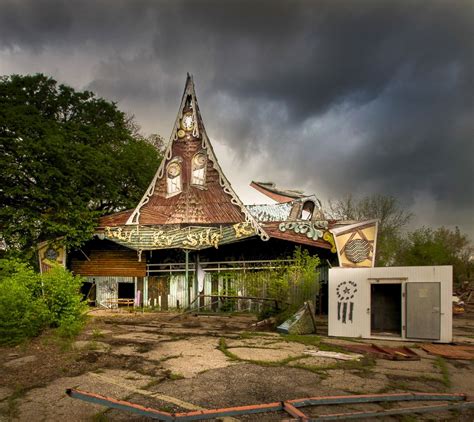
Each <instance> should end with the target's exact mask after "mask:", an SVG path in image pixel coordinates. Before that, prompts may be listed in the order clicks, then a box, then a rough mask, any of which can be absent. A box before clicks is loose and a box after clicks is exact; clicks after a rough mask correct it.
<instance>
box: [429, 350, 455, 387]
mask: <svg viewBox="0 0 474 422" xmlns="http://www.w3.org/2000/svg"><path fill="white" fill-rule="evenodd" d="M433 365H434V366H435V367H437V368H438V369H439V370H440V372H441V380H442V382H443V385H444V386H445V387H446V388H450V387H451V378H450V377H449V369H448V365H447V363H446V361H445V360H444V359H443V358H442V357H441V356H438V357H437V358H436V360H435V361H434V363H433Z"/></svg>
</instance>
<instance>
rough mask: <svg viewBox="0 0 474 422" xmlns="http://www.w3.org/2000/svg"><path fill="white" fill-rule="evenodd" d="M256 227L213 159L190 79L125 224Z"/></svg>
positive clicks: (252, 218)
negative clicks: (160, 154) (168, 134)
mask: <svg viewBox="0 0 474 422" xmlns="http://www.w3.org/2000/svg"><path fill="white" fill-rule="evenodd" d="M237 223H250V225H251V226H252V227H253V228H254V230H255V232H256V233H257V234H258V235H259V236H260V237H262V239H267V238H268V236H267V235H266V234H265V232H264V231H263V230H262V228H261V227H260V225H259V224H258V222H257V221H256V220H255V219H254V217H253V216H252V215H251V214H250V213H249V211H248V210H247V208H246V207H245V206H244V204H243V203H242V201H241V200H240V198H239V197H238V196H237V194H236V193H235V191H234V190H233V189H232V186H231V185H230V183H229V181H228V180H227V178H226V177H225V175H224V173H223V171H222V169H221V167H220V165H219V163H218V161H217V157H216V156H215V153H214V150H213V148H212V145H211V143H210V141H209V138H208V136H207V134H206V130H205V128H204V123H203V120H202V116H201V113H200V110H199V106H198V102H197V98H196V92H195V88H194V82H193V78H192V76H190V75H189V74H188V75H187V78H186V85H185V89H184V93H183V97H182V100H181V105H180V107H179V110H178V115H177V117H176V122H175V124H174V128H173V131H172V133H171V138H170V141H169V143H168V146H167V148H166V151H165V154H164V158H163V160H162V162H161V164H160V167H159V168H158V171H157V172H156V174H155V176H154V178H153V180H152V181H151V183H150V185H149V187H148V189H147V190H146V192H145V194H144V195H143V197H142V199H141V201H140V202H139V204H138V205H137V206H136V207H135V209H134V210H133V212H132V213H131V214H130V216H129V218H128V220H127V222H126V224H127V225H141V226H142V225H173V224H193V225H196V224H198V225H213V224H237Z"/></svg>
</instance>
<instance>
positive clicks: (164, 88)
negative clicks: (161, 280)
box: [0, 0, 474, 238]
mask: <svg viewBox="0 0 474 422" xmlns="http://www.w3.org/2000/svg"><path fill="white" fill-rule="evenodd" d="M36 72H43V73H45V74H48V75H51V76H53V77H54V78H55V79H57V80H58V81H60V82H63V83H67V84H69V85H71V86H73V87H74V88H76V89H89V90H93V91H94V92H95V93H97V94H98V95H100V96H103V97H105V98H107V99H110V100H113V101H117V102H118V105H119V108H121V109H122V110H124V111H127V112H131V113H133V114H135V116H136V119H137V121H138V123H139V124H140V125H141V126H142V128H143V130H144V132H145V133H159V134H161V135H163V136H164V137H165V138H166V139H168V138H169V136H170V132H171V129H172V126H173V124H174V119H175V117H176V112H177V108H178V106H179V101H180V96H181V94H182V91H183V87H184V82H185V77H186V72H190V73H192V74H193V75H194V81H195V84H196V90H197V95H198V99H199V104H200V108H201V112H202V114H203V118H204V122H205V125H206V129H207V133H208V135H209V137H210V139H211V142H212V143H213V145H214V147H215V149H216V152H217V154H218V158H219V160H220V163H221V166H222V167H223V169H224V171H225V173H226V174H227V176H228V178H229V179H230V181H231V183H232V184H233V186H234V188H235V189H236V190H237V191H238V192H239V193H240V194H241V197H242V199H243V200H244V202H247V203H249V202H250V203H252V202H258V201H260V197H258V195H257V194H252V193H251V192H252V189H251V188H249V187H248V184H249V183H250V181H251V180H252V179H253V180H260V181H270V180H271V181H274V182H275V183H277V185H280V186H282V187H288V188H300V189H302V190H305V191H306V192H307V193H315V194H316V195H317V196H318V197H319V198H320V199H321V200H322V201H323V203H324V202H325V201H327V200H328V199H337V198H342V197H344V196H345V195H347V194H348V193H350V192H352V193H353V194H356V195H370V194H372V193H383V194H389V195H393V196H396V197H397V198H399V200H400V202H401V203H402V204H403V205H404V206H405V207H407V208H409V209H410V210H411V211H413V212H414V213H415V214H416V217H415V220H414V222H413V224H414V225H422V224H428V225H432V226H439V225H447V226H451V227H452V226H454V225H459V226H460V227H461V229H462V230H463V231H464V232H467V233H469V234H470V236H471V238H474V170H473V162H474V136H473V135H474V1H472V0H465V1H457V0H449V1H448V0H443V1H435V0H430V1H413V0H407V1H402V0H392V1H382V0H374V1H363V0H352V1H338V0H328V1H316V0H315V1H295V0H291V1H290V0H288V1H277V0H269V1H258V0H252V1H242V0H240V1H222V0H216V1H211V0H208V1H199V0H194V1H191V0H189V1H177V0H173V1H171V0H169V1H157V0H149V1H145V0H143V1H141V0H138V1H137V0H134V1H131V0H130V1H123V0H109V1H100V0H91V1H73V0H69V1H66V0H64V1H59V0H57V1H52V0H51V1H46V0H24V1H23V0H0V74H11V73H19V74H26V73H36Z"/></svg>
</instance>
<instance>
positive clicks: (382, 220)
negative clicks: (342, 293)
mask: <svg viewBox="0 0 474 422" xmlns="http://www.w3.org/2000/svg"><path fill="white" fill-rule="evenodd" d="M328 215H330V216H331V217H333V218H336V219H342V220H372V219H378V220H379V227H378V235H377V252H376V255H375V265H377V266H387V265H392V264H393V263H394V260H395V254H396V251H397V248H398V245H399V243H400V237H401V236H402V230H403V229H404V228H405V227H406V225H407V224H408V222H409V221H410V219H411V217H412V214H411V213H409V212H407V211H405V210H404V209H403V208H402V207H401V206H400V204H399V203H398V201H397V199H396V198H394V197H393V196H385V195H380V194H375V195H371V196H366V197H364V198H361V199H354V197H352V196H351V195H349V196H348V197H346V198H345V199H343V200H338V201H331V202H330V203H329V210H328Z"/></svg>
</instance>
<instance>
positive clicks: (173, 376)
mask: <svg viewBox="0 0 474 422" xmlns="http://www.w3.org/2000/svg"><path fill="white" fill-rule="evenodd" d="M166 376H167V378H168V379H170V380H172V381H176V380H182V379H184V378H185V377H184V375H182V374H179V373H177V372H169V373H167V374H166Z"/></svg>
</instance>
